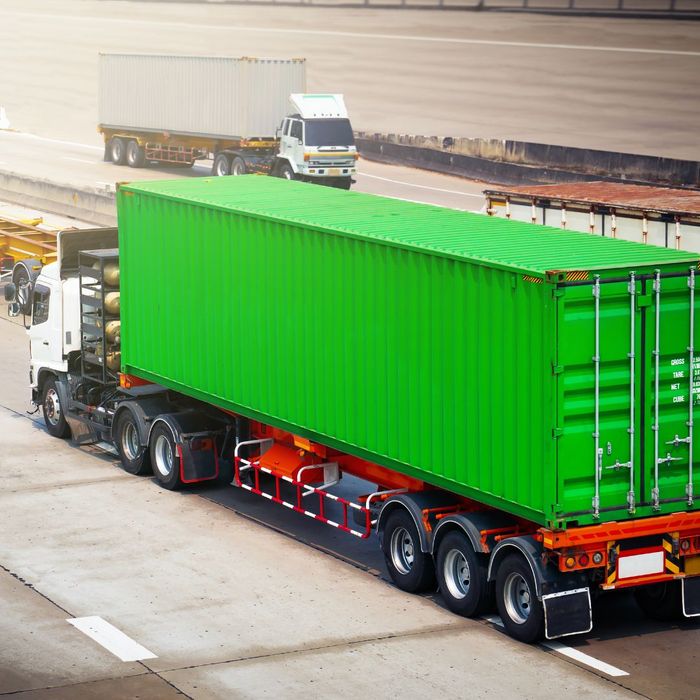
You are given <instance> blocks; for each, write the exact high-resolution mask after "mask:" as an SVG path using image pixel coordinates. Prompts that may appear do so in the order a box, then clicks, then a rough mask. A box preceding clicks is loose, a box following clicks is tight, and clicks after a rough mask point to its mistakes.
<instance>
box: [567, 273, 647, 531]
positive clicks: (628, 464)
mask: <svg viewBox="0 0 700 700" xmlns="http://www.w3.org/2000/svg"><path fill="white" fill-rule="evenodd" d="M639 288H640V284H639V281H638V280H636V279H635V277H634V276H632V277H630V278H629V279H628V280H620V279H619V278H618V279H617V280H615V281H609V282H608V281H605V280H600V279H598V278H597V277H594V276H593V275H591V278H590V279H589V280H586V281H585V282H582V281H575V280H572V281H571V282H570V283H568V284H567V283H566V282H565V283H564V284H562V285H560V286H559V288H558V289H557V290H556V294H557V295H558V296H557V335H558V341H557V360H556V365H555V367H554V371H555V374H557V387H558V388H557V426H558V427H557V432H558V437H557V440H556V445H557V448H556V449H557V464H558V470H557V471H558V484H557V489H558V494H559V496H558V501H559V507H560V508H561V514H562V515H563V516H564V517H566V518H568V519H572V518H575V517H577V516H579V515H581V516H583V515H586V516H589V517H590V516H591V515H592V516H593V519H594V520H596V519H598V518H600V517H602V516H603V515H605V517H606V519H611V518H612V517H613V516H612V515H611V514H612V513H615V516H614V517H624V515H625V512H627V513H633V512H635V508H636V507H637V504H638V502H639V501H640V500H641V494H640V486H641V477H640V443H639V435H640V426H641V422H642V419H641V416H640V409H639V401H640V383H639V380H638V378H639V376H640V372H639V359H638V358H639V356H640V353H641V350H642V348H641V326H642V324H641V311H640V308H639V307H638V305H637V303H636V296H637V294H638V292H639Z"/></svg>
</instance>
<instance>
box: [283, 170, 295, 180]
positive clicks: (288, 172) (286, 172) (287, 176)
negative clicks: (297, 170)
mask: <svg viewBox="0 0 700 700" xmlns="http://www.w3.org/2000/svg"><path fill="white" fill-rule="evenodd" d="M282 177H283V178H284V179H285V180H291V179H292V177H294V174H293V173H292V171H291V170H290V169H289V168H284V170H282Z"/></svg>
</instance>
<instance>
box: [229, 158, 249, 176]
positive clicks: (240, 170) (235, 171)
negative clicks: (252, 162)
mask: <svg viewBox="0 0 700 700" xmlns="http://www.w3.org/2000/svg"><path fill="white" fill-rule="evenodd" d="M247 171H248V170H247V168H246V167H245V161H244V160H243V158H241V157H240V156H235V157H234V159H233V160H232V161H231V175H245V174H246V172H247Z"/></svg>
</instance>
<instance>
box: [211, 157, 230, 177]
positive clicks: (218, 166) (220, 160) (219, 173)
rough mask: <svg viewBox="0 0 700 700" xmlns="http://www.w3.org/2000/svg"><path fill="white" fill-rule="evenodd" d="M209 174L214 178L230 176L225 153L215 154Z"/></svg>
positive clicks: (228, 160) (228, 161) (227, 158)
mask: <svg viewBox="0 0 700 700" xmlns="http://www.w3.org/2000/svg"><path fill="white" fill-rule="evenodd" d="M211 174H212V175H215V176H216V177H223V176H224V175H230V174H231V160H230V159H229V157H228V156H227V155H226V154H225V153H217V154H216V157H215V158H214V164H213V165H212V166H211Z"/></svg>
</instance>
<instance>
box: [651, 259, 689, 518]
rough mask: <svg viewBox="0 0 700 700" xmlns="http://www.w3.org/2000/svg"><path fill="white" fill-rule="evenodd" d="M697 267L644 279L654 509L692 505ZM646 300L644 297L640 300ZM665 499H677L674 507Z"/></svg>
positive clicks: (665, 509)
mask: <svg viewBox="0 0 700 700" xmlns="http://www.w3.org/2000/svg"><path fill="white" fill-rule="evenodd" d="M695 278H696V274H695V271H694V270H690V271H689V272H688V274H683V275H674V276H670V275H667V276H664V275H663V274H661V273H655V274H654V275H652V276H651V278H650V279H647V280H645V281H644V288H645V289H644V304H645V305H646V323H645V330H644V335H645V341H644V343H645V363H646V366H645V376H646V377H647V380H646V382H645V383H646V400H645V404H646V405H645V410H644V414H645V415H644V421H645V423H644V453H645V460H644V462H645V465H646V466H645V470H644V475H643V479H644V497H645V501H647V502H649V503H650V505H651V508H652V511H659V510H664V511H667V510H669V509H671V510H673V509H677V508H678V504H679V503H682V502H686V503H687V504H688V505H692V503H693V499H694V488H693V481H694V480H695V479H696V477H697V474H695V473H694V472H695V471H696V470H695V469H694V465H693V460H694V458H695V457H696V456H695V454H694V453H695V449H694V445H693V441H694V433H693V427H694V426H693V424H694V417H693V412H694V410H695V407H696V406H697V403H698V391H700V383H699V382H700V377H699V375H700V366H699V365H698V358H696V335H697V332H696V329H695ZM640 301H641V299H640ZM665 504H675V505H673V506H671V505H668V506H666V507H664V506H665Z"/></svg>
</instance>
